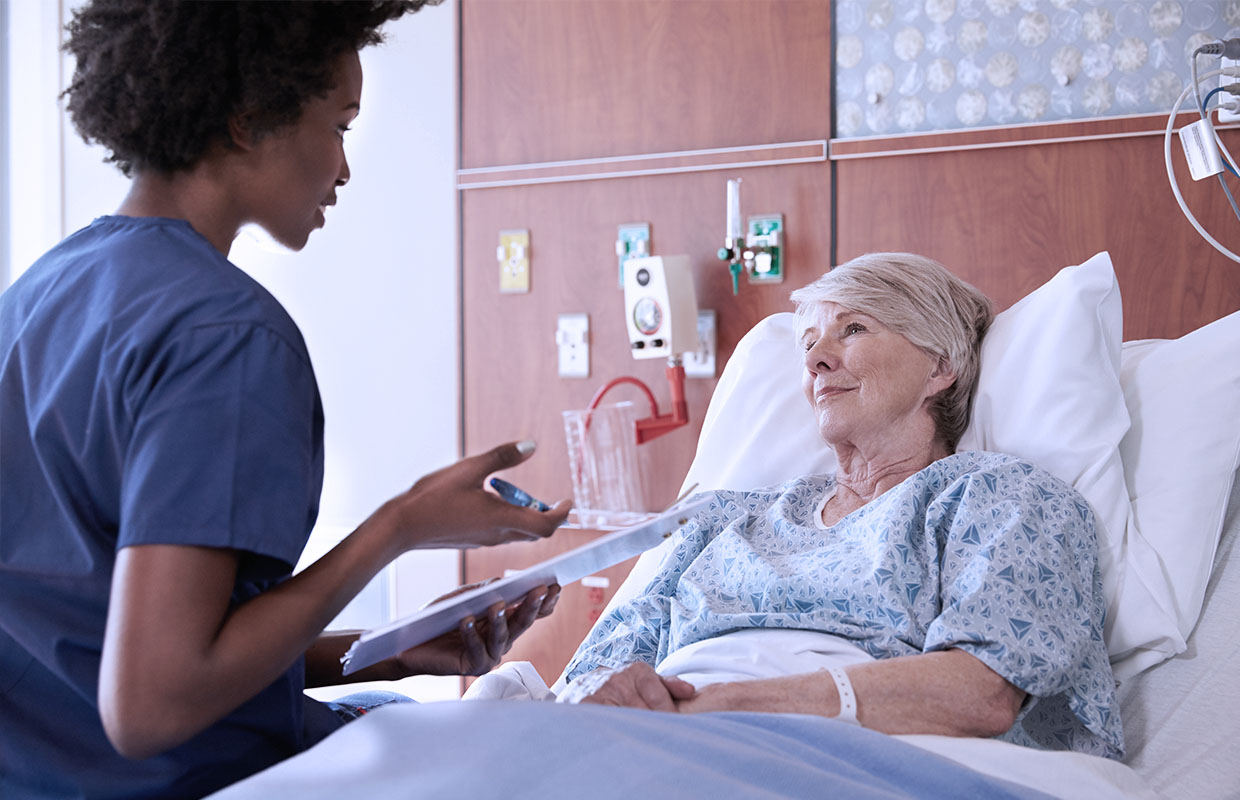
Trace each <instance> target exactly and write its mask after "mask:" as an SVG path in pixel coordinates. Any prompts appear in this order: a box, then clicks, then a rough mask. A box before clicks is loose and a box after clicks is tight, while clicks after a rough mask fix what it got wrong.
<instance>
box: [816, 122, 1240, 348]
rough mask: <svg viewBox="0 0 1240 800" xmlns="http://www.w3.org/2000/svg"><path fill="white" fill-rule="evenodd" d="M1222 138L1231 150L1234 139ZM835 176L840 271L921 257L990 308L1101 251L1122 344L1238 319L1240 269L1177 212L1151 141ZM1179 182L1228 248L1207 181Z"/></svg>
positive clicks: (1239, 234)
mask: <svg viewBox="0 0 1240 800" xmlns="http://www.w3.org/2000/svg"><path fill="white" fill-rule="evenodd" d="M1224 135H1225V136H1226V137H1227V141H1228V142H1229V146H1230V147H1231V148H1232V149H1233V150H1235V149H1236V148H1237V146H1240V134H1238V133H1234V132H1233V133H1227V134H1224ZM1173 147H1174V148H1175V150H1176V152H1174V153H1173V156H1174V157H1175V161H1176V162H1180V161H1182V160H1183V159H1182V157H1181V154H1180V153H1179V152H1178V150H1179V145H1178V143H1174V142H1173ZM836 169H837V181H838V183H837V186H838V191H837V196H836V208H837V226H838V239H837V250H836V256H837V260H839V261H841V262H842V261H846V260H847V259H849V258H852V257H853V256H856V255H858V254H861V253H864V252H870V251H875V250H907V251H912V252H917V253H922V254H924V255H928V256H930V257H932V258H935V259H938V260H940V261H942V262H943V263H944V264H946V265H947V266H948V267H950V268H951V269H952V270H953V271H955V272H957V273H958V274H959V275H961V276H962V277H964V278H966V279H967V280H969V281H971V282H973V283H974V284H975V285H977V286H978V288H980V289H982V290H983V291H985V292H986V293H987V294H989V295H990V296H991V298H992V299H993V300H994V301H995V302H996V306H997V307H998V308H999V309H1002V308H1005V307H1007V306H1008V305H1010V304H1011V303H1013V302H1014V301H1016V300H1017V299H1019V298H1020V297H1021V296H1023V295H1024V294H1025V293H1027V292H1029V291H1030V290H1032V289H1034V288H1036V287H1037V286H1038V285H1039V284H1041V283H1042V282H1043V281H1045V280H1046V279H1048V278H1050V277H1051V276H1052V275H1053V274H1054V273H1055V272H1056V271H1057V270H1058V269H1060V268H1061V267H1064V266H1067V265H1069V264H1077V263H1080V262H1081V261H1084V260H1085V259H1087V258H1089V257H1090V256H1092V255H1093V254H1094V253H1097V252H1099V251H1101V250H1107V251H1109V252H1110V253H1111V258H1112V260H1113V262H1114V264H1115V269H1116V275H1117V277H1118V279H1119V284H1120V292H1121V294H1122V295H1123V298H1124V338H1125V339H1141V338H1149V337H1159V338H1165V337H1176V336H1180V335H1183V334H1184V333H1187V332H1188V331H1190V330H1193V329H1195V328H1197V327H1200V326H1201V325H1203V324H1205V323H1207V322H1211V321H1213V320H1215V319H1218V318H1219V317H1221V316H1224V315H1226V314H1228V313H1230V312H1232V311H1235V310H1236V309H1237V308H1240V264H1236V263H1233V262H1231V261H1230V260H1228V259H1227V258H1226V257H1224V256H1222V255H1221V254H1219V253H1217V252H1216V251H1215V250H1214V249H1213V248H1211V247H1210V245H1209V244H1208V243H1207V242H1205V241H1204V240H1203V239H1201V238H1200V237H1199V236H1198V234H1197V232H1196V231H1194V230H1193V229H1192V227H1191V226H1190V225H1189V223H1188V221H1187V220H1185V219H1184V217H1183V216H1182V214H1181V213H1180V210H1179V208H1178V207H1177V206H1176V203H1175V198H1174V197H1173V196H1172V194H1171V189H1170V187H1169V185H1168V182H1167V176H1166V169H1165V167H1164V162H1163V141H1162V137H1161V136H1145V137H1135V138H1126V139H1110V140H1097V141H1078V142H1065V143H1058V144H1039V145H1030V146H1022V147H1011V148H1001V149H981V150H964V151H957V152H944V153H931V154H917V155H900V156H888V157H880V158H868V159H856V160H848V161H840V162H837V164H836ZM1178 174H1179V180H1180V185H1181V187H1182V188H1183V190H1184V193H1185V197H1186V199H1187V200H1188V202H1189V205H1190V207H1191V208H1192V209H1193V210H1194V213H1195V214H1196V215H1197V216H1198V218H1199V219H1200V220H1202V221H1203V223H1204V224H1205V225H1206V226H1207V229H1208V230H1210V231H1211V232H1213V234H1214V235H1215V237H1216V238H1219V239H1220V241H1222V242H1223V243H1224V244H1227V245H1228V246H1229V247H1230V248H1231V249H1233V250H1238V249H1240V222H1237V220H1236V218H1235V217H1234V216H1233V214H1232V212H1231V209H1230V208H1229V207H1228V204H1227V200H1226V198H1225V197H1224V196H1223V193H1222V190H1221V189H1220V188H1219V185H1218V182H1217V181H1213V180H1211V181H1208V182H1201V183H1197V184H1195V183H1194V182H1193V181H1192V180H1190V179H1189V178H1188V176H1187V171H1186V170H1184V171H1183V172H1181V173H1178Z"/></svg>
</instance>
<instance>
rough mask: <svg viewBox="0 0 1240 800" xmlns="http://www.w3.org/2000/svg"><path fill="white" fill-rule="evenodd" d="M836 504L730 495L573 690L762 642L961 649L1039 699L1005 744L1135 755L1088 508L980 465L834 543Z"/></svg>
mask: <svg viewBox="0 0 1240 800" xmlns="http://www.w3.org/2000/svg"><path fill="white" fill-rule="evenodd" d="M833 490H834V479H833V478H831V477H825V476H810V477H804V478H798V479H796V480H793V481H790V482H788V483H785V484H783V485H781V486H777V487H773V488H768V489H762V490H757V491H718V492H715V493H714V494H715V497H714V499H713V501H712V502H711V504H710V505H709V507H708V508H707V509H706V510H705V511H703V512H701V513H700V514H699V515H698V516H697V517H696V518H695V519H693V520H691V521H690V522H689V523H688V524H687V525H685V526H684V527H682V528H681V529H680V531H679V532H678V533H677V534H676V537H677V538H676V540H675V541H674V542H672V543H671V545H672V546H671V548H670V549H669V550H668V554H667V556H666V557H665V560H664V562H663V564H662V565H661V566H660V568H659V571H658V573H657V575H656V576H655V577H654V578H653V579H652V581H651V582H650V584H649V585H648V586H647V588H646V589H645V591H644V592H643V593H641V594H640V595H639V596H637V597H636V598H634V599H632V600H630V601H629V602H627V603H624V604H622V605H620V606H618V607H617V608H615V609H614V610H612V611H611V612H610V613H609V614H607V615H606V616H604V617H603V618H602V619H601V620H599V623H598V624H597V625H595V627H594V629H593V630H592V631H591V633H590V635H589V637H588V638H587V639H586V641H585V642H583V643H582V645H581V647H580V648H579V649H578V651H577V653H576V655H575V656H574V657H573V660H572V661H571V662H570V664H569V668H568V671H567V673H566V677H567V678H568V680H569V681H571V680H573V679H575V678H577V677H579V676H581V675H584V674H585V673H587V672H590V671H591V670H594V669H596V668H599V667H616V668H619V667H623V666H626V665H628V664H630V663H633V662H635V661H645V662H647V663H650V664H652V665H655V666H657V665H658V664H659V663H660V662H661V661H662V660H663V659H664V658H666V657H667V656H668V655H669V654H671V653H673V652H675V651H676V650H678V649H680V648H682V647H685V646H686V645H690V644H693V643H694V642H698V641H701V640H703V639H708V638H712V637H716V636H721V635H723V634H726V633H729V632H732V631H736V630H743V629H751V628H795V629H805V630H815V631H823V632H826V633H830V634H834V635H836V636H840V637H843V638H846V639H848V640H850V641H852V642H853V643H854V644H856V645H857V646H858V647H860V648H861V649H863V650H865V651H866V652H868V653H869V654H870V655H872V656H873V657H875V658H877V659H883V658H894V657H897V656H907V655H914V654H918V653H928V652H933V651H940V650H946V649H948V648H957V649H960V650H963V651H965V652H967V653H969V654H971V655H973V656H975V657H977V658H978V659H980V660H981V661H982V662H983V663H985V664H986V665H987V666H989V667H990V668H991V669H993V670H995V671H996V672H997V673H998V674H1000V675H1002V676H1003V677H1004V678H1006V679H1007V680H1009V681H1010V682H1011V683H1013V684H1014V685H1015V686H1017V687H1019V688H1020V689H1023V690H1024V691H1026V692H1028V693H1029V695H1030V699H1029V701H1028V702H1026V704H1025V707H1024V708H1023V709H1022V711H1021V714H1020V716H1019V717H1018V719H1017V721H1016V723H1015V724H1014V725H1013V727H1012V728H1011V730H1009V731H1008V732H1007V733H1006V734H1004V736H1003V737H1001V738H1004V739H1006V740H1008V741H1012V742H1015V743H1018V744H1024V745H1028V746H1034V747H1042V748H1048V749H1070V750H1077V751H1081V752H1087V753H1093V754H1096V755H1103V756H1108V757H1112V758H1117V757H1119V756H1120V755H1122V753H1123V730H1122V727H1121V725H1120V720H1119V709H1118V705H1117V703H1116V699H1115V684H1114V680H1113V678H1112V675H1111V670H1110V664H1109V661H1108V658H1107V652H1106V647H1105V645H1104V643H1103V639H1102V630H1103V615H1104V610H1105V604H1104V601H1103V598H1102V586H1101V576H1100V573H1099V571H1098V568H1097V548H1096V542H1095V538H1094V518H1093V512H1092V511H1091V510H1090V508H1089V505H1088V503H1087V502H1086V501H1085V500H1084V498H1082V497H1081V496H1080V495H1079V494H1078V493H1077V492H1076V491H1075V490H1074V489H1073V488H1072V487H1070V486H1068V485H1067V484H1065V483H1063V482H1062V481H1060V480H1058V479H1057V478H1055V477H1053V476H1051V475H1049V474H1048V473H1046V472H1044V471H1042V470H1040V469H1038V468H1037V467H1034V466H1032V465H1030V464H1028V463H1026V462H1024V461H1021V460H1019V459H1016V458H1014V457H1011V456H1006V455H1000V454H995V453H981V452H969V453H959V454H956V455H953V456H949V457H948V458H945V459H942V460H940V461H937V462H935V463H933V464H931V465H930V466H928V467H926V468H925V469H923V470H921V471H920V472H918V473H917V474H915V475H913V476H911V477H909V478H908V479H906V480H905V481H904V482H903V483H901V484H900V485H898V486H896V487H894V488H892V489H890V490H888V491H887V492H885V493H884V494H882V495H881V496H879V497H877V498H875V499H874V500H873V501H872V502H870V503H869V504H867V505H865V506H863V507H862V508H860V509H857V510H856V511H854V512H853V513H851V514H849V515H848V516H846V517H844V518H843V519H842V520H840V521H839V522H838V523H837V524H835V525H834V526H831V527H830V528H826V527H824V526H823V525H822V524H821V521H820V519H821V518H820V516H819V515H818V511H819V509H820V508H821V506H822V502H823V499H824V497H827V496H828V494H829V493H830V492H832V491H833ZM816 520H818V521H817V522H816ZM864 702H865V698H864V697H862V698H861V703H862V705H863V706H864Z"/></svg>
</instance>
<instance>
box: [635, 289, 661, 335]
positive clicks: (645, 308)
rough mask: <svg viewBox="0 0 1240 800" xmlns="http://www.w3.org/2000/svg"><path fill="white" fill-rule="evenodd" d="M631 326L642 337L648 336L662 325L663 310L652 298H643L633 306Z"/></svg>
mask: <svg viewBox="0 0 1240 800" xmlns="http://www.w3.org/2000/svg"><path fill="white" fill-rule="evenodd" d="M633 324H634V325H635V326H637V330H639V331H641V333H642V335H644V336H650V335H651V334H653V333H654V332H655V331H657V330H658V329H659V326H661V325H662V324H663V309H662V308H660V307H659V304H658V302H657V301H656V300H655V299H654V298H653V297H649V296H647V297H643V298H641V299H640V300H638V301H637V302H636V303H634V304H633Z"/></svg>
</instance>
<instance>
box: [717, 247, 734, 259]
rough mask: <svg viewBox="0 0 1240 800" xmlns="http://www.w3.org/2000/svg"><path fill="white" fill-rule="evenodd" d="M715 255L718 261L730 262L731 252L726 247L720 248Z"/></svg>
mask: <svg viewBox="0 0 1240 800" xmlns="http://www.w3.org/2000/svg"><path fill="white" fill-rule="evenodd" d="M715 255H716V256H718V257H719V260H720V261H731V260H732V251H731V250H729V249H728V248H726V247H720V248H719V250H718V251H716V252H715Z"/></svg>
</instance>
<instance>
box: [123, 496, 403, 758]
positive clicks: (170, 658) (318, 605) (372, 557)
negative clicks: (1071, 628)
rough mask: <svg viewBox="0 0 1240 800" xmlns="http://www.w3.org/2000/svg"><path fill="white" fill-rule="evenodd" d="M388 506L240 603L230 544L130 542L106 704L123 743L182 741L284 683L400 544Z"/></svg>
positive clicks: (139, 748) (154, 745)
mask: <svg viewBox="0 0 1240 800" xmlns="http://www.w3.org/2000/svg"><path fill="white" fill-rule="evenodd" d="M386 525H387V523H386V521H385V520H384V518H383V516H382V514H376V515H375V516H374V517H372V518H371V519H369V520H367V521H366V522H365V523H363V525H362V526H361V527H360V528H358V530H357V531H355V532H354V533H353V534H351V535H350V536H349V537H348V538H346V539H345V540H344V541H343V542H341V543H340V544H339V545H337V546H336V547H335V548H333V549H332V551H331V552H329V553H328V554H327V555H325V556H324V557H323V558H321V559H319V560H318V561H316V562H315V563H314V564H312V565H310V566H309V567H308V568H307V569H306V570H305V571H303V572H301V573H299V574H298V575H295V576H293V577H292V578H289V579H288V580H287V581H285V582H283V583H281V584H280V585H279V586H276V587H275V588H273V589H271V590H269V591H267V592H265V593H263V594H261V595H259V596H257V597H255V598H253V599H252V600H250V601H248V602H246V603H245V604H243V605H241V606H239V607H237V608H235V609H232V610H231V611H230V610H229V601H230V597H231V594H232V589H233V583H234V581H235V577H236V564H237V557H236V555H235V554H234V553H233V552H232V551H229V550H220V549H213V548H198V547H181V546H174V545H145V546H136V547H126V548H123V549H122V550H121V551H120V553H119V554H118V557H117V563H116V569H115V572H114V574H113V581H112V596H111V601H110V603H109V608H108V622H107V630H106V634H105V637H104V646H103V658H102V665H101V669H100V679H99V710H100V715H101V717H102V720H103V724H104V729H105V731H106V732H107V734H108V738H109V739H110V740H111V741H112V743H113V745H114V746H115V747H116V748H117V751H118V752H120V753H121V754H123V755H125V756H128V757H130V758H144V757H148V756H151V755H154V754H156V753H160V752H163V751H164V750H167V749H169V748H171V747H174V746H176V745H178V744H181V743H183V742H184V741H186V740H188V739H189V738H190V737H192V736H194V735H195V734H197V733H199V732H201V731H202V730H204V729H206V728H207V727H208V726H210V725H211V724H213V723H215V722H216V721H218V720H219V719H220V718H222V717H223V716H225V715H226V714H228V713H229V712H230V711H232V710H233V709H235V708H237V707H238V706H240V705H241V704H242V703H244V702H245V701H247V700H249V699H250V698H252V697H253V696H254V695H256V694H257V693H258V692H259V691H261V690H262V689H263V688H265V687H266V686H268V685H270V684H271V683H272V682H273V681H275V680H276V679H277V678H278V677H279V676H280V675H281V674H282V673H283V672H284V671H285V670H287V669H288V667H289V665H290V664H292V663H293V662H294V661H296V659H297V658H298V656H300V655H301V654H303V653H305V652H306V651H307V650H308V649H310V647H311V645H312V644H313V643H314V642H315V640H316V639H317V637H318V636H319V634H320V632H321V631H322V630H323V629H324V628H325V627H326V626H327V624H328V623H329V622H330V621H331V620H332V619H333V618H334V617H335V616H336V615H337V614H338V613H340V611H341V609H343V608H344V606H345V605H346V604H347V603H348V602H349V600H350V599H352V598H353V597H354V595H356V594H357V593H358V592H359V591H361V589H362V588H363V587H365V585H366V584H367V583H368V582H369V581H370V579H371V578H372V577H374V575H375V574H377V573H378V571H379V570H380V569H382V568H383V567H384V566H385V565H386V564H387V563H388V562H390V561H391V560H392V559H393V558H395V557H396V556H397V555H398V554H399V553H398V552H395V548H393V546H392V545H391V542H392V540H393V539H394V538H395V537H394V536H392V535H391V532H390V531H388V530H387V529H386Z"/></svg>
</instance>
